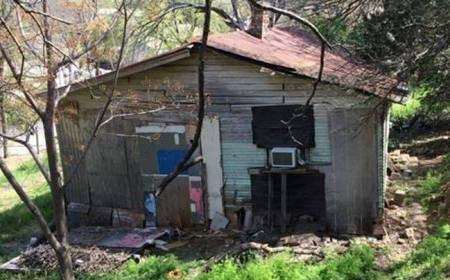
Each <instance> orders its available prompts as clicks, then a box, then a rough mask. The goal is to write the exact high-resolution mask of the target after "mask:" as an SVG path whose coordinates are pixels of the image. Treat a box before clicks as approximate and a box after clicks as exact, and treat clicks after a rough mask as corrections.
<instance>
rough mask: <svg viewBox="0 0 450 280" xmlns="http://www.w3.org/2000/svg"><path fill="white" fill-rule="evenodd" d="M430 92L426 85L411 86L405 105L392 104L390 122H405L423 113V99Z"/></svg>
mask: <svg viewBox="0 0 450 280" xmlns="http://www.w3.org/2000/svg"><path fill="white" fill-rule="evenodd" d="M431 92H432V88H430V86H428V85H427V84H423V85H420V86H417V87H414V86H412V87H411V89H410V94H409V95H408V101H407V102H406V103H405V104H393V105H392V107H391V120H392V121H393V122H405V121H408V120H410V119H412V118H413V117H414V116H416V115H417V114H418V113H420V111H424V110H425V108H424V106H423V102H422V100H423V98H424V97H426V96H427V95H428V94H430V93H431Z"/></svg>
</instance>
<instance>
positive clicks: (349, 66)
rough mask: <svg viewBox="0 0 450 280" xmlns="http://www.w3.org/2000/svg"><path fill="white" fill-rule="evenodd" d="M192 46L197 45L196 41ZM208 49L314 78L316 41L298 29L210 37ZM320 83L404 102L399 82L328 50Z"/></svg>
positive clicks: (277, 29) (317, 68)
mask: <svg viewBox="0 0 450 280" xmlns="http://www.w3.org/2000/svg"><path fill="white" fill-rule="evenodd" d="M193 43H194V44H199V40H195V41H193ZM208 47H209V48H212V49H216V50H219V51H222V52H225V53H229V54H232V55H234V56H238V57H242V58H246V59H250V60H253V61H255V62H260V63H263V64H266V65H268V66H269V67H270V66H273V68H275V69H276V68H279V69H282V70H284V71H285V72H289V73H292V74H296V75H301V76H306V77H309V78H314V79H315V78H317V76H318V73H319V67H320V49H321V45H320V41H318V39H316V38H315V37H314V36H313V35H312V34H310V33H308V32H306V31H303V30H299V29H294V28H281V27H274V28H271V29H268V30H267V31H266V32H265V34H264V36H263V38H262V39H258V38H255V37H253V36H251V35H249V34H247V33H245V32H243V31H235V32H231V33H223V34H217V35H212V36H210V38H209V39H208ZM322 80H323V81H326V82H329V83H333V84H337V85H341V86H345V87H349V88H354V89H358V90H361V91H364V92H368V93H372V94H375V95H377V96H380V97H383V98H387V99H389V100H391V101H395V102H403V101H405V100H406V92H405V90H404V89H402V87H404V86H403V85H402V83H401V82H400V81H399V80H397V79H395V78H392V77H389V76H387V75H385V74H383V73H381V72H380V71H377V70H375V69H371V68H369V67H368V66H364V65H362V64H359V63H356V62H353V61H351V60H349V59H348V58H346V57H344V56H343V55H341V54H339V53H337V52H336V51H333V50H330V49H328V48H327V50H326V52H325V60H324V70H323V76H322Z"/></svg>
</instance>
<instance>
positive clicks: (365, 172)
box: [327, 108, 378, 233]
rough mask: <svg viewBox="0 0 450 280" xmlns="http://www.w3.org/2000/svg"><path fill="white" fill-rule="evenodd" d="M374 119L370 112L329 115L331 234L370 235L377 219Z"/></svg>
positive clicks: (354, 111) (367, 110)
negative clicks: (332, 194) (331, 193)
mask: <svg viewBox="0 0 450 280" xmlns="http://www.w3.org/2000/svg"><path fill="white" fill-rule="evenodd" d="M377 125H378V123H377V121H376V116H375V115H374V114H372V113H371V110H370V109H359V108H352V109H335V110H333V112H332V113H331V114H330V136H331V147H332V151H333V152H332V170H333V171H332V174H331V176H332V182H333V183H332V184H331V185H330V186H328V188H329V189H331V191H332V192H333V193H334V196H333V197H332V198H330V199H327V203H329V204H331V207H333V208H334V209H333V211H332V213H328V224H329V225H330V226H331V229H332V231H333V232H341V233H370V232H371V230H372V226H373V222H374V220H375V218H376V216H377V208H376V207H377V203H378V195H377V194H378V180H377V173H378V172H377V160H378V157H377V139H376V138H377V137H376V127H377Z"/></svg>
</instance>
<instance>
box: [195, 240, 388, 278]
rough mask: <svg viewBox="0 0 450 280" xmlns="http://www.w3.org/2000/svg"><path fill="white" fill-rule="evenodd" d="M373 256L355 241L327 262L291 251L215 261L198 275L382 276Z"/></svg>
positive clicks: (370, 251) (222, 276)
mask: <svg viewBox="0 0 450 280" xmlns="http://www.w3.org/2000/svg"><path fill="white" fill-rule="evenodd" d="M373 260H374V255H373V251H372V249H370V248H369V247H368V246H364V245H353V246H352V247H351V248H350V249H349V250H348V251H347V252H346V253H345V254H343V255H332V256H328V257H327V258H326V259H325V260H324V261H323V262H320V263H315V264H306V263H304V262H296V261H294V259H293V257H292V256H291V255H289V254H279V255H274V256H270V257H268V258H254V259H253V260H251V261H249V262H247V263H245V264H239V263H237V262H236V261H233V260H230V259H228V260H226V261H224V262H222V263H220V264H216V265H214V266H213V267H212V269H211V271H209V272H207V273H203V274H202V275H200V276H199V278H198V279H199V280H207V279H208V280H209V279H213V280H225V279H232V280H233V279H236V280H237V279H248V280H260V279H261V280H265V279H266V280H270V279H280V280H282V279H286V280H288V279H298V280H327V279H329V280H340V279H342V280H344V279H345V280H347V279H353V280H359V279H360V280H365V279H371V280H372V279H377V278H380V277H381V276H380V275H379V274H378V273H377V272H375V270H374V268H373Z"/></svg>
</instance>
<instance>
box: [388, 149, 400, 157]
mask: <svg viewBox="0 0 450 280" xmlns="http://www.w3.org/2000/svg"><path fill="white" fill-rule="evenodd" d="M390 154H391V155H393V156H400V154H401V152H400V150H394V151H392V152H391V153H390Z"/></svg>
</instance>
